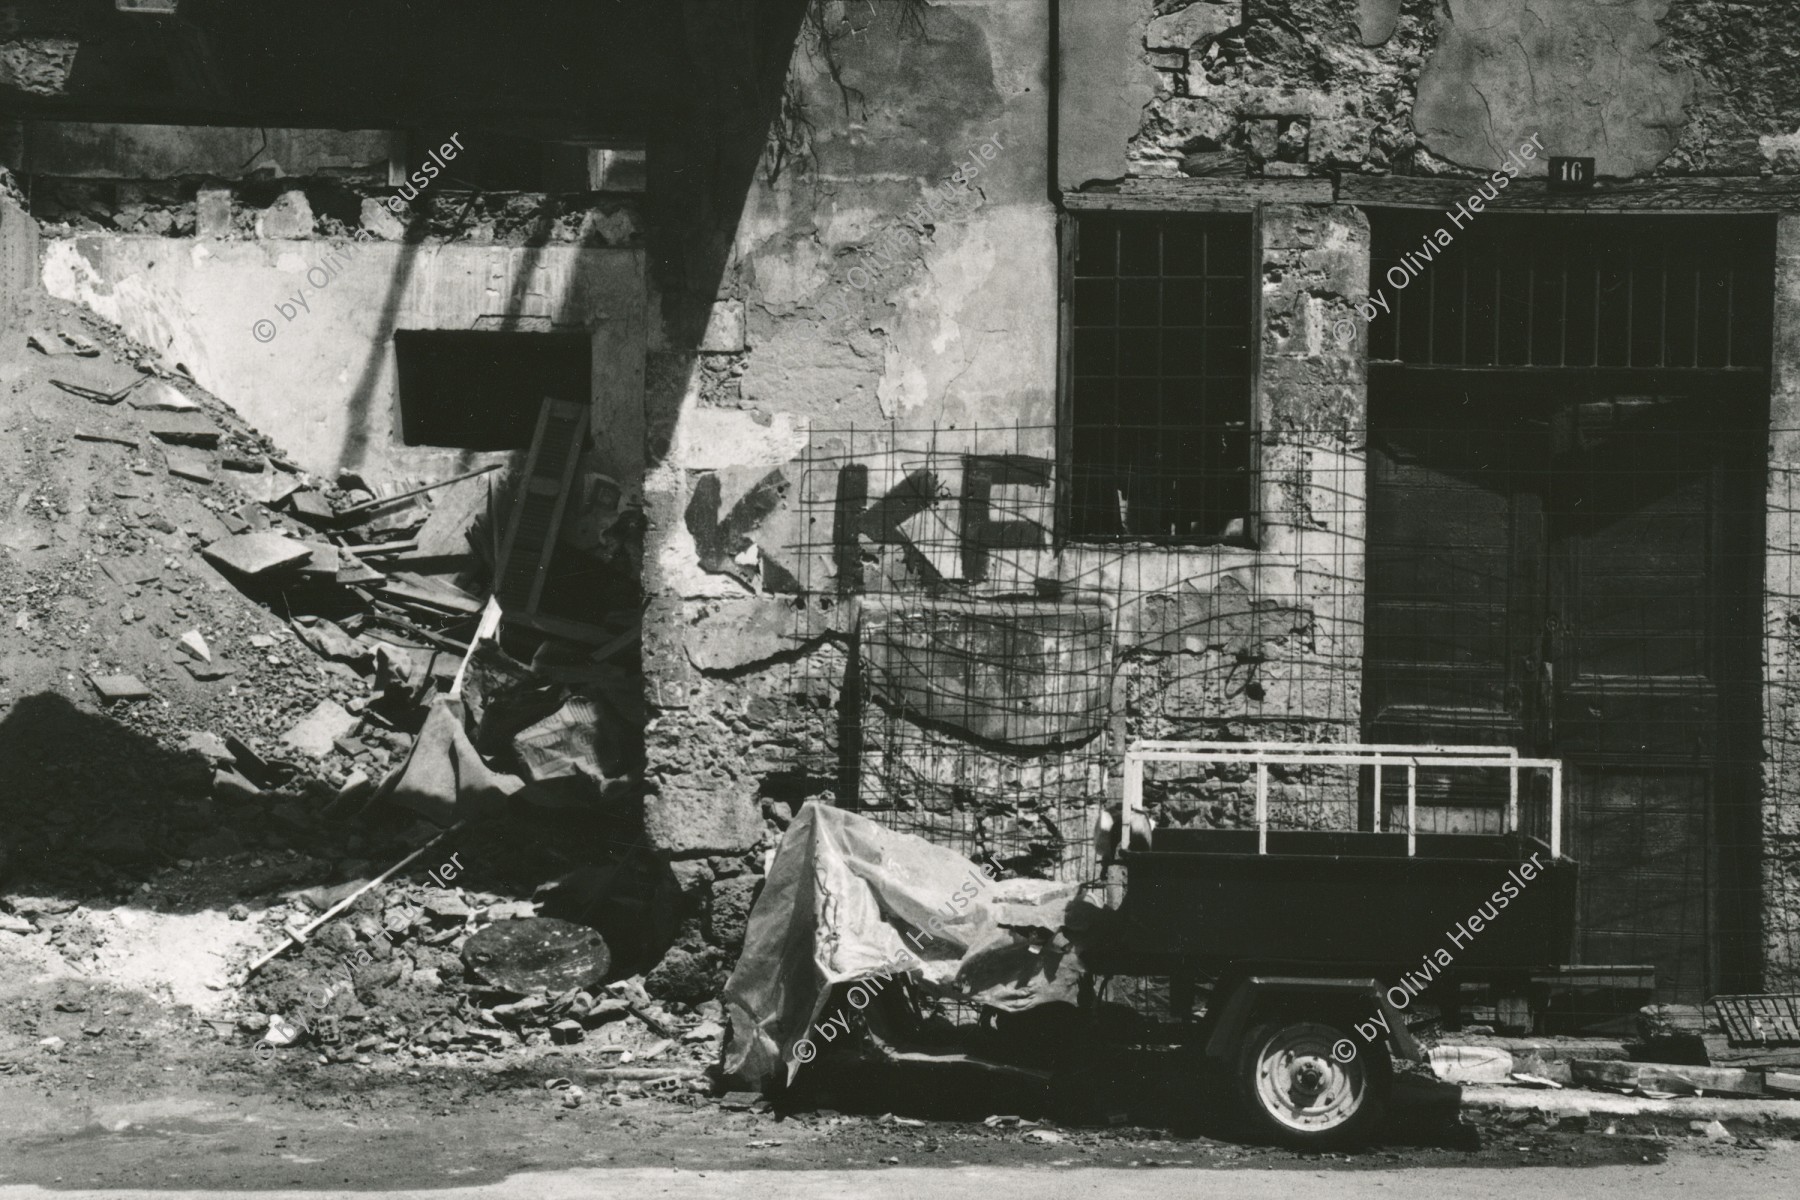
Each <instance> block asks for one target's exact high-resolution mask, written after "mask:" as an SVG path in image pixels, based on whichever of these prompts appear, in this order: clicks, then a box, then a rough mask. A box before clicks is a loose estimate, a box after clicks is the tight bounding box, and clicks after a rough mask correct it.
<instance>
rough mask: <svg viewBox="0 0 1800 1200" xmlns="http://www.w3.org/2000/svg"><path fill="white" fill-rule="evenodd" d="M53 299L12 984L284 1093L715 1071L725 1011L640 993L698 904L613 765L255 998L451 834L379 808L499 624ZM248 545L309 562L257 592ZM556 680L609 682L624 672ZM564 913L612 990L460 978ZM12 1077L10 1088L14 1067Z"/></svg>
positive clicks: (522, 817) (20, 541)
mask: <svg viewBox="0 0 1800 1200" xmlns="http://www.w3.org/2000/svg"><path fill="white" fill-rule="evenodd" d="M30 303H31V308H30V310H29V311H28V312H27V313H26V315H25V321H24V327H25V329H26V330H27V332H26V333H25V334H22V335H15V334H7V335H5V337H6V344H5V345H4V346H0V618H3V619H0V976H11V977H15V978H19V979H22V980H26V981H29V982H30V983H31V985H32V986H34V987H38V988H40V989H41V988H57V987H62V986H64V985H65V984H66V983H67V981H68V980H70V979H87V980H96V981H98V980H104V981H106V983H108V984H110V985H117V986H120V987H124V988H128V989H132V990H133V991H134V992H135V993H136V994H138V1000H137V1001H136V1002H135V1003H137V1004H138V1005H140V1006H142V1005H144V1004H147V1003H161V1004H166V1005H170V1006H171V1007H170V1009H169V1011H168V1014H167V1020H169V1021H173V1022H175V1023H176V1024H177V1025H178V1026H179V1027H181V1028H184V1029H186V1030H187V1031H188V1032H189V1033H190V1034H191V1035H193V1036H197V1037H201V1038H204V1039H206V1040H208V1041H211V1040H213V1039H214V1038H224V1039H226V1040H228V1041H229V1042H230V1043H231V1044H233V1045H236V1046H239V1047H240V1048H242V1050H243V1052H244V1053H245V1054H247V1055H248V1054H252V1053H253V1049H252V1048H253V1047H259V1048H260V1059H259V1061H266V1062H268V1063H270V1064H284V1063H285V1064H292V1063H295V1062H301V1061H305V1062H313V1061H331V1062H347V1063H357V1064H362V1065H365V1066H367V1065H370V1064H372V1063H373V1062H375V1061H376V1059H383V1060H393V1061H402V1062H406V1063H412V1062H416V1061H426V1060H429V1061H442V1062H461V1061H469V1062H483V1063H485V1062H488V1061H490V1060H491V1059H493V1057H494V1056H496V1055H500V1056H505V1055H514V1056H523V1057H529V1055H530V1053H532V1052H534V1051H535V1050H537V1049H539V1048H542V1047H548V1046H551V1045H552V1044H555V1045H559V1046H565V1047H569V1048H570V1049H569V1050H568V1051H567V1052H569V1053H576V1054H582V1055H589V1056H591V1057H592V1058H593V1060H594V1061H595V1062H597V1063H605V1064H608V1065H614V1066H617V1065H619V1064H620V1063H622V1062H623V1063H631V1062H634V1061H635V1062H637V1063H639V1064H640V1066H642V1065H643V1064H645V1063H648V1062H656V1063H674V1062H686V1063H689V1064H693V1063H698V1062H701V1061H706V1060H709V1059H710V1058H711V1057H716V1047H717V1041H718V1037H719V1034H720V1033H721V1032H722V1031H721V1029H720V1025H719V1022H718V1019H717V1018H718V1015H719V1014H718V1011H717V1007H716V1004H715V1005H712V1006H708V1007H703V1008H702V1009H701V1010H694V1009H689V1008H687V1007H686V1006H682V1005H670V1006H667V1007H665V1006H662V1005H658V1004H657V1003H655V1002H654V1001H652V999H651V998H650V997H649V996H647V995H645V994H644V992H643V990H642V987H641V986H640V985H639V984H638V982H637V976H638V975H639V974H640V973H641V972H643V971H644V970H647V969H648V968H649V967H650V966H653V965H654V964H655V960H656V956H657V955H658V954H659V953H660V950H661V949H662V948H663V947H664V946H666V945H667V943H668V940H669V938H670V937H672V936H673V933H674V930H673V928H672V927H670V925H669V923H670V920H671V919H672V918H671V917H670V914H673V913H674V912H675V909H676V906H677V905H678V903H679V893H678V890H677V889H675V885H674V880H673V878H672V877H671V876H670V875H669V873H668V871H667V869H666V868H662V869H660V870H659V869H658V868H657V867H656V865H655V864H654V863H653V862H652V861H651V860H650V858H649V856H648V855H647V854H646V853H645V852H644V850H643V849H642V837H641V827H640V824H639V818H638V817H637V815H636V811H635V807H634V806H633V805H631V804H630V803H628V802H625V801H628V800H629V799H631V798H632V797H631V793H630V788H631V779H630V777H629V772H628V771H626V773H625V774H623V775H619V774H615V773H613V772H614V768H615V763H614V762H612V761H607V762H606V763H604V764H603V765H604V767H605V768H606V770H607V771H608V772H609V774H608V775H607V776H606V777H605V778H603V779H602V780H600V781H599V785H598V786H596V787H584V786H582V785H584V783H585V782H588V781H585V780H584V779H583V778H580V777H569V778H565V779H563V780H560V781H558V782H560V783H564V784H569V783H572V784H575V785H577V786H574V787H562V788H560V789H558V788H551V789H540V790H539V792H537V793H533V794H531V795H530V796H529V798H528V799H521V800H519V801H518V803H517V804H516V805H515V806H514V808H513V809H512V810H511V811H508V812H506V813H505V814H504V815H503V819H502V818H501V817H500V816H498V815H496V816H494V817H489V818H488V819H485V820H483V821H477V822H476V823H474V824H471V825H469V826H468V827H467V828H465V829H463V830H461V831H460V832H459V833H458V834H456V835H455V836H453V837H451V838H449V839H447V840H446V841H445V842H444V843H443V844H442V845H441V846H438V847H434V849H433V852H432V854H431V855H430V856H427V857H425V858H421V859H420V860H419V861H418V862H417V863H415V864H413V866H411V867H410V868H408V870H407V871H405V872H403V873H402V874H401V875H400V876H399V877H397V878H396V879H394V880H392V881H390V882H388V883H386V884H384V885H382V886H380V887H378V888H376V889H374V890H373V891H371V892H370V893H368V894H367V895H366V896H364V897H363V898H362V899H361V900H360V901H358V903H357V905H356V906H355V907H354V908H353V909H352V910H351V911H349V912H346V913H345V914H344V915H343V916H342V917H341V918H338V919H336V920H334V921H333V922H331V923H330V924H328V925H326V926H325V927H323V928H322V929H320V930H319V931H318V934H317V936H316V937H314V938H312V939H310V940H308V941H307V942H306V944H305V945H303V946H300V947H298V948H296V949H294V950H291V951H289V952H288V953H287V954H286V955H285V956H283V957H282V958H279V959H277V960H276V961H275V962H274V963H272V964H270V965H269V966H268V967H267V968H266V969H264V970H262V971H261V972H259V973H258V974H256V975H255V976H254V977H252V978H249V979H248V980H246V979H245V978H244V974H243V968H244V967H245V965H246V963H247V962H248V961H249V960H251V959H252V958H254V957H256V956H257V955H258V954H259V953H260V952H261V951H263V950H264V949H266V948H270V947H273V946H276V945H278V944H280V943H281V942H282V941H283V940H284V937H285V931H287V930H289V929H293V928H296V927H301V926H304V925H305V924H307V923H308V922H310V921H311V920H312V919H314V918H315V917H317V916H319V915H320V914H321V913H322V912H323V910H325V909H326V908H328V907H330V906H331V905H332V904H333V903H335V902H336V901H337V900H339V899H343V898H345V897H347V896H349V895H350V894H351V893H353V892H355V891H356V890H357V889H358V887H359V886H360V885H361V884H363V883H364V882H366V881H368V880H370V879H372V878H373V877H374V876H376V875H377V874H378V873H380V872H381V871H382V870H383V869H385V868H386V867H388V866H390V865H392V864H393V863H395V862H397V861H398V860H399V859H400V858H401V857H402V856H404V855H406V854H407V853H408V852H409V851H411V850H413V849H414V848H416V847H418V846H420V845H422V844H423V843H424V842H426V841H427V840H429V839H431V838H432V837H434V836H436V835H437V833H438V832H439V829H438V827H436V826H433V825H431V824H429V823H427V822H424V821H421V820H419V819H418V817H417V816H415V815H413V814H410V813H407V812H405V811H404V810H401V809H398V808H395V807H392V806H389V805H386V804H380V803H375V804H371V803H369V802H368V794H369V793H370V792H371V791H372V790H373V787H374V785H375V784H377V783H378V782H379V781H381V780H382V779H383V778H384V777H385V776H387V775H388V774H389V772H390V771H391V770H393V769H394V768H395V767H396V766H398V765H399V764H401V763H403V762H404V761H405V759H406V756H407V753H408V752H409V750H410V749H411V747H412V743H413V738H414V735H415V733H416V732H417V730H418V728H419V723H420V721H421V720H422V719H423V712H424V708H423V704H422V703H421V702H422V700H423V699H424V698H425V697H427V696H428V695H429V694H430V693H431V691H432V689H433V688H434V686H437V687H441V686H442V684H443V683H444V682H445V681H446V680H447V679H448V678H449V677H450V676H451V675H452V674H453V673H454V671H455V669H456V667H457V665H458V663H459V662H460V660H461V653H460V650H459V647H460V646H461V645H462V644H464V643H466V641H467V640H468V638H469V637H470V636H471V634H472V633H473V629H474V617H473V614H472V613H471V612H469V611H467V610H469V609H471V608H473V607H476V606H475V605H473V604H471V603H469V602H467V599H466V597H463V596H461V595H460V594H459V593H457V592H456V590H455V589H454V587H452V586H448V585H446V584H444V583H442V582H441V581H424V582H421V581H419V580H418V579H417V578H416V577H415V578H413V579H412V580H411V582H409V584H408V587H409V589H410V590H409V595H411V596H423V599H409V598H407V597H406V596H402V597H399V598H396V599H393V600H391V601H390V600H387V599H382V600H375V601H371V600H370V597H369V595H368V594H367V593H366V592H362V593H359V592H356V591H355V590H354V586H355V585H357V584H362V585H365V586H366V585H368V584H369V582H370V580H374V581H375V582H374V584H373V586H374V587H376V588H378V589H379V588H380V587H381V586H382V581H383V574H382V573H381V572H378V571H375V570H370V569H367V568H365V567H361V566H359V565H358V564H357V562H356V561H355V559H354V558H353V557H352V555H351V554H350V553H348V552H342V553H340V552H339V550H337V549H334V548H333V547H334V544H341V543H343V542H345V541H346V538H345V536H344V535H343V534H342V533H341V531H338V530H335V529H333V528H332V525H333V521H334V518H335V517H336V515H337V514H336V513H334V511H333V506H336V508H337V509H340V510H341V509H342V508H344V507H345V506H347V505H353V504H356V503H358V502H361V501H367V500H368V499H369V496H368V494H367V493H361V494H359V493H358V492H357V491H356V490H355V489H356V488H357V486H358V484H357V481H355V480H353V479H339V480H332V481H326V480H317V479H311V478H308V477H307V476H306V475H305V474H304V473H302V472H300V471H299V470H298V469H297V468H295V467H294V466H293V465H292V464H291V463H288V462H286V461H285V460H284V458H283V456H282V454H281V451H280V449H279V448H278V447H276V446H273V445H271V444H270V443H269V442H268V441H267V440H266V439H264V438H263V437H261V436H260V435H258V434H257V433H256V432H255V431H254V430H251V429H249V428H248V427H247V426H245V425H244V423H243V422H242V421H241V420H240V419H239V418H238V417H237V416H236V415H235V414H234V413H233V412H232V411H231V410H230V409H229V408H227V407H226V406H224V405H223V404H221V403H220V402H219V401H217V400H216V399H215V398H213V397H211V396H209V395H207V394H206V393H205V392H204V391H202V390H201V389H199V388H198V387H196V386H195V385H193V383H192V382H191V381H189V380H188V379H186V377H185V376H183V375H181V374H180V373H178V372H175V371H173V370H171V369H169V368H168V366H167V365H166V364H164V363H163V362H161V361H160V360H159V359H158V358H157V357H156V356H155V355H154V354H153V353H151V352H150V351H147V350H145V349H143V348H142V347H139V346H136V345H134V344H132V343H131V342H130V340H129V339H127V338H126V337H124V336H123V335H122V334H120V333H119V332H118V331H117V330H116V329H114V328H112V327H111V326H109V325H107V324H106V323H105V322H102V321H100V320H98V319H97V318H95V317H94V316H93V315H92V314H90V313H87V312H86V311H84V310H81V309H79V308H76V307H74V306H70V305H66V304H63V303H61V302H58V301H55V300H52V299H49V298H45V297H37V298H35V299H33V300H32V301H31V302H30ZM429 504H430V502H429V501H428V500H426V501H418V502H412V503H409V504H408V505H406V506H405V510H404V511H403V512H401V513H400V515H397V516H396V515H392V514H384V515H382V516H380V517H379V518H378V519H375V520H372V521H365V522H363V523H362V524H361V525H360V526H359V528H358V529H357V530H356V531H355V533H354V534H352V535H351V536H350V539H349V540H351V541H353V542H358V543H360V544H361V545H362V546H363V548H364V549H367V548H368V547H370V546H373V547H375V548H376V551H377V552H376V553H373V554H370V555H369V556H368V557H369V559H370V561H371V562H378V563H380V564H381V570H382V571H387V572H391V566H390V564H389V562H388V556H387V555H386V554H385V547H387V546H388V545H390V544H393V545H397V544H399V543H398V541H397V539H398V538H403V537H405V536H406V535H407V534H408V533H409V532H410V530H411V529H416V528H417V527H418V525H419V524H420V522H422V521H424V520H425V518H426V516H427V515H428V513H429V511H430V507H429ZM409 522H410V527H409ZM251 533H256V534H267V535H270V537H271V539H274V540H272V541H270V543H269V544H270V545H272V546H273V548H274V551H275V555H276V556H280V555H283V554H288V553H290V547H291V546H292V545H294V544H298V543H300V542H305V543H306V544H307V545H308V546H310V547H312V548H313V556H312V558H311V559H310V560H308V561H306V562H305V563H301V564H298V565H290V566H288V567H283V568H282V569H280V570H277V571H270V572H267V573H263V572H261V571H260V569H259V568H252V569H251V570H250V571H248V572H240V571H235V570H233V568H232V567H231V566H230V565H225V560H226V557H227V556H226V555H224V554H222V552H221V548H222V547H224V546H227V545H230V544H231V539H234V538H241V537H242V536H244V535H246V534H251ZM383 539H386V540H383ZM216 564H219V565H216ZM321 564H322V565H321ZM434 589H435V590H434ZM407 605H411V606H412V607H410V608H409V607H407ZM334 606H335V607H334ZM334 617H335V618H336V619H335V620H334V619H333V618H334ZM364 618H367V619H366V620H365V619H364ZM527 649H529V647H527ZM574 650H575V651H577V652H578V651H579V648H574ZM503 657H504V656H502V658H503ZM552 658H553V659H554V661H555V663H556V664H557V666H558V669H560V670H562V671H563V673H564V674H565V675H570V674H571V672H572V674H573V677H574V678H577V679H586V680H588V681H590V682H591V681H592V679H593V678H594V677H595V676H594V672H595V671H596V670H605V671H612V672H614V673H615V674H616V673H617V672H619V671H620V670H621V668H619V667H618V666H617V665H616V664H602V665H601V666H592V665H587V666H584V665H583V660H582V659H581V658H580V657H579V653H576V655H575V657H574V658H571V657H570V648H567V647H565V648H564V652H563V653H562V655H561V656H560V657H557V656H555V655H553V656H552ZM571 664H573V665H571ZM584 671H585V672H586V674H585V675H584V674H583V672H584ZM619 687H623V688H625V689H626V690H629V688H630V687H631V677H630V676H629V674H628V673H627V674H626V675H625V676H624V677H623V683H622V684H619V683H615V690H617V689H618V688H619ZM566 694H567V691H566V690H564V691H558V690H557V689H556V688H554V687H539V688H537V689H536V690H535V691H534V692H533V695H532V697H531V702H532V703H535V704H538V705H539V706H540V708H543V709H546V710H547V711H551V712H554V711H555V710H556V707H557V704H558V703H559V700H558V697H559V696H562V695H566ZM489 699H490V701H491V699H492V697H490V698H489ZM493 707H494V705H493V704H491V703H490V709H491V708H493ZM622 743H624V744H623V745H622V748H621V749H619V750H618V751H617V753H616V754H615V757H616V758H618V760H619V761H621V762H626V763H627V766H629V762H628V760H629V759H630V747H629V745H628V743H629V738H628V737H626V738H624V739H622ZM521 795H523V794H521ZM452 856H455V862H454V865H452ZM446 868H448V869H446ZM659 913H660V914H662V915H661V916H660V917H659V916H658V915H657V914H659ZM540 916H541V917H545V918H549V917H555V918H563V919H567V920H571V921H574V922H578V923H579V924H580V925H581V926H582V927H593V928H597V929H599V930H600V931H601V932H603V933H605V934H606V935H607V940H608V943H609V944H610V949H611V955H610V957H611V960H612V962H611V965H610V969H609V971H608V972H605V973H604V977H605V978H609V979H610V980H611V982H610V984H609V985H608V986H605V987H603V986H602V975H603V973H595V977H594V978H591V979H589V978H583V979H578V980H577V979H570V980H568V981H565V982H567V983H568V986H560V987H558V988H556V989H555V990H554V991H550V990H548V989H546V988H542V987H537V988H523V989H522V990H520V991H513V990H509V989H508V988H506V987H504V986H496V985H495V984H494V983H493V982H492V981H491V980H485V979H483V978H481V977H480V976H478V975H477V974H475V973H473V972H471V971H469V970H468V969H467V966H466V964H465V962H464V961H463V957H462V951H463V948H464V945H465V943H466V941H467V939H468V938H469V937H470V936H471V935H473V934H476V933H478V932H479V931H481V930H482V929H484V928H487V927H490V926H493V925H494V924H495V923H496V922H506V921H520V920H537V919H539V918H540ZM27 999H28V1000H29V997H27ZM27 1032H30V1031H29V1030H27ZM94 1036H101V1035H94ZM20 1044H21V1045H23V1044H25V1043H20ZM13 1048H14V1047H11V1046H8V1045H5V1044H0V1062H4V1063H6V1064H9V1065H12V1066H15V1067H16V1065H17V1060H16V1059H14V1058H10V1057H8V1055H7V1051H8V1050H10V1049H13ZM28 1048H29V1049H30V1050H32V1051H33V1052H34V1053H35V1052H36V1050H37V1047H36V1044H35V1043H30V1044H29V1046H28ZM0 1069H3V1068H0Z"/></svg>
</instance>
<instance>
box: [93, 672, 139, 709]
mask: <svg viewBox="0 0 1800 1200" xmlns="http://www.w3.org/2000/svg"><path fill="white" fill-rule="evenodd" d="M88 682H89V683H91V684H93V685H94V690H95V691H97V692H99V693H100V698H101V699H102V700H104V701H105V702H106V703H108V704H112V703H115V702H117V701H120V700H146V699H148V698H149V697H150V689H149V688H147V687H145V686H144V682H143V680H141V679H139V678H138V677H137V676H136V675H89V676H88Z"/></svg>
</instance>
